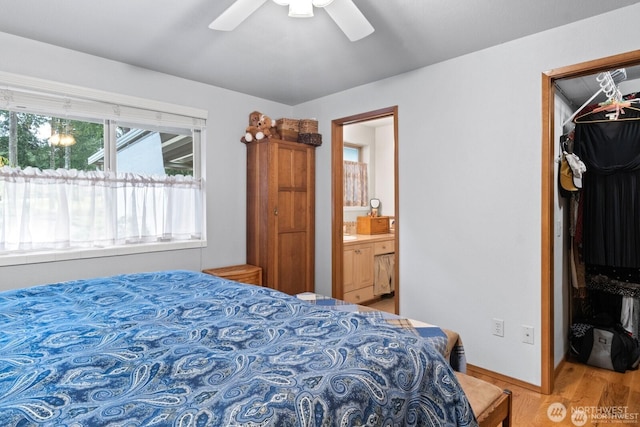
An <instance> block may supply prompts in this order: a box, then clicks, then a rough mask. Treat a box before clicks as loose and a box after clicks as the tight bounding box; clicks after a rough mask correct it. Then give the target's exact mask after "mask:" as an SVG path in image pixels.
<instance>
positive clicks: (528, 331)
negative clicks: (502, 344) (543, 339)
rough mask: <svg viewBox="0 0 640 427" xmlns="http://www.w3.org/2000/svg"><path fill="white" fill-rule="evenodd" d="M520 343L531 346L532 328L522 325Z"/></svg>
mask: <svg viewBox="0 0 640 427" xmlns="http://www.w3.org/2000/svg"><path fill="white" fill-rule="evenodd" d="M522 342H523V343H525V344H533V326H527V325H522Z"/></svg>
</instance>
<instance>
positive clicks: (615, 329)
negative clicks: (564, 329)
mask: <svg viewBox="0 0 640 427" xmlns="http://www.w3.org/2000/svg"><path fill="white" fill-rule="evenodd" d="M570 343H571V353H572V354H573V355H574V356H576V357H577V358H578V360H579V361H580V362H582V363H586V364H587V365H591V366H597V367H599V368H604V369H609V370H612V371H617V372H625V371H626V370H628V369H636V368H637V367H638V363H639V362H640V344H639V343H638V340H637V339H635V338H633V337H631V335H630V334H629V333H628V332H627V331H625V330H624V328H623V327H622V326H620V325H611V326H595V325H591V324H588V323H574V324H573V325H571V332H570Z"/></svg>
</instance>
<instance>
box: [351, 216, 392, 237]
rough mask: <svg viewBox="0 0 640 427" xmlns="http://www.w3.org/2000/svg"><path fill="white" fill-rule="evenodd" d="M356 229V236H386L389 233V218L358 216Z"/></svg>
mask: <svg viewBox="0 0 640 427" xmlns="http://www.w3.org/2000/svg"><path fill="white" fill-rule="evenodd" d="M356 228H357V233H358V234H386V233H388V232H389V217H388V216H374V217H372V216H359V217H358V221H357V224H356Z"/></svg>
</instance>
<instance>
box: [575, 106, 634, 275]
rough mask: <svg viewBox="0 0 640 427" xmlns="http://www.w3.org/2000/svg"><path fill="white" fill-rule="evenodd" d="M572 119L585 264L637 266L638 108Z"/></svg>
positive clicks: (585, 115) (593, 113) (591, 113)
mask: <svg viewBox="0 0 640 427" xmlns="http://www.w3.org/2000/svg"><path fill="white" fill-rule="evenodd" d="M609 113H610V112H608V111H599V112H590V113H587V114H584V115H582V116H578V118H577V119H576V128H575V134H574V152H575V153H576V154H577V155H578V156H579V157H580V159H582V161H583V162H584V163H585V165H586V167H587V173H586V174H585V176H584V177H583V188H582V191H583V192H582V199H581V201H582V202H583V212H582V227H583V230H582V239H583V241H582V243H583V257H584V261H585V263H586V264H593V265H602V266H613V267H631V268H640V220H639V219H640V109H638V108H625V109H624V111H623V113H622V114H620V115H619V116H618V117H619V118H618V119H617V120H610V119H609V118H608V116H607V114H609Z"/></svg>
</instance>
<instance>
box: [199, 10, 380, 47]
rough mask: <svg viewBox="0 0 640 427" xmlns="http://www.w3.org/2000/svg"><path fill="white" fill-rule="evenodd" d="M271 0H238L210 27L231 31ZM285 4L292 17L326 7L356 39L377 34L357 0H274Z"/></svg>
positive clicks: (351, 38) (302, 15) (310, 15)
mask: <svg viewBox="0 0 640 427" xmlns="http://www.w3.org/2000/svg"><path fill="white" fill-rule="evenodd" d="M266 1H267V0H236V1H235V2H234V3H233V4H232V5H231V6H229V7H228V8H227V10H225V11H224V12H222V14H221V15H220V16H218V17H217V18H216V19H215V20H214V21H213V22H212V23H211V24H209V28H211V29H212V30H219V31H231V30H233V29H234V28H236V27H237V26H238V25H240V23H241V22H242V21H244V20H245V19H247V18H248V17H249V15H251V14H252V13H253V12H255V11H256V10H257V9H258V8H259V7H260V6H262V5H263V4H264V3H265V2H266ZM273 1H274V2H275V3H277V4H279V5H281V6H289V16H290V17H294V18H308V17H312V16H313V8H314V7H318V8H323V9H324V10H326V11H327V13H328V14H329V16H330V17H331V19H333V20H334V21H335V23H336V24H337V25H338V27H340V29H341V30H342V31H343V32H344V33H345V35H346V36H347V37H348V38H349V40H351V41H352V42H354V41H356V40H360V39H362V38H364V37H366V36H368V35H369V34H371V33H373V31H374V30H373V26H371V24H370V23H369V21H367V18H365V16H364V15H363V14H362V12H360V9H358V7H357V6H356V5H355V4H354V3H353V0H273Z"/></svg>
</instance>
